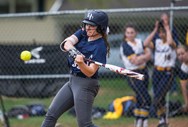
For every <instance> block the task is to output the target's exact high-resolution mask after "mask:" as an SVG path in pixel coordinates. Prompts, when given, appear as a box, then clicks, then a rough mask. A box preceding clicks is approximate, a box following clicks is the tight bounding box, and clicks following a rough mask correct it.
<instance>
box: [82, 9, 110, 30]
mask: <svg viewBox="0 0 188 127" xmlns="http://www.w3.org/2000/svg"><path fill="white" fill-rule="evenodd" d="M82 22H83V23H84V24H90V25H93V26H97V27H98V29H97V30H98V32H99V33H101V32H102V33H105V32H106V30H107V27H108V15H107V14H106V13H105V12H103V11H99V10H92V11H88V12H87V13H86V15H85V18H84V20H83V21H82Z"/></svg>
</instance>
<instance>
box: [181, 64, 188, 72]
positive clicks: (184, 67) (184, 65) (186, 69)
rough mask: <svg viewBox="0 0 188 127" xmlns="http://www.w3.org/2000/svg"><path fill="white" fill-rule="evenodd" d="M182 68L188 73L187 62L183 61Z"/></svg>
mask: <svg viewBox="0 0 188 127" xmlns="http://www.w3.org/2000/svg"><path fill="white" fill-rule="evenodd" d="M181 70H182V71H183V72H184V73H186V74H188V65H186V64H185V63H182V65H181Z"/></svg>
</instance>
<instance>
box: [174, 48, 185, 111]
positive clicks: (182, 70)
mask: <svg viewBox="0 0 188 127" xmlns="http://www.w3.org/2000/svg"><path fill="white" fill-rule="evenodd" d="M176 52H177V57H178V60H179V61H180V62H181V66H180V69H179V70H178V76H179V77H180V84H181V89H182V94H183V98H184V103H185V104H184V106H183V111H184V112H188V89H187V86H188V46H183V45H180V46H178V48H177V51H176Z"/></svg>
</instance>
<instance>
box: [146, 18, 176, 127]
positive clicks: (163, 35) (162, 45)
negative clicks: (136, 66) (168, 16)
mask: <svg viewBox="0 0 188 127" xmlns="http://www.w3.org/2000/svg"><path fill="white" fill-rule="evenodd" d="M157 32H158V34H159V37H160V38H158V39H156V40H155V42H153V43H150V42H151V41H152V39H153V37H154V36H155V34H156V33H157ZM144 45H145V46H148V47H150V48H151V49H153V50H154V71H153V75H152V85H153V91H154V100H153V105H154V108H155V109H156V111H157V115H158V117H159V118H160V120H159V125H158V127H166V126H167V125H168V124H167V119H166V114H165V103H166V102H165V96H166V94H167V92H168V91H169V89H170V88H171V85H172V79H173V76H174V69H173V68H174V66H175V61H176V50H175V48H176V43H175V42H174V40H173V39H172V35H171V31H170V28H169V25H168V23H166V22H164V23H163V27H159V22H158V21H156V23H155V28H154V30H153V31H152V32H151V33H150V35H149V36H148V37H147V38H146V40H145V42H144Z"/></svg>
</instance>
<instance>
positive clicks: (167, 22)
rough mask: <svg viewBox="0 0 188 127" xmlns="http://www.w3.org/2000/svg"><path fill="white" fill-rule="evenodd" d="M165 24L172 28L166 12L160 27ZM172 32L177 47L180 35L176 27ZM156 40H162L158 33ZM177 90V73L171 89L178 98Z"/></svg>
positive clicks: (171, 92) (173, 27)
mask: <svg viewBox="0 0 188 127" xmlns="http://www.w3.org/2000/svg"><path fill="white" fill-rule="evenodd" d="M163 23H165V24H169V26H170V16H169V14H168V13H165V12H164V13H162V14H161V16H160V25H161V26H163ZM170 30H171V33H172V38H173V40H174V41H175V43H176V45H178V44H179V41H178V34H177V30H176V27H175V26H174V25H172V26H171V28H170ZM154 38H155V39H157V38H160V37H159V35H158V33H156V36H155V37H154ZM153 42H154V40H153ZM177 89H178V83H177V81H176V73H175V74H174V78H173V81H172V87H171V89H170V94H172V95H175V96H176V95H177Z"/></svg>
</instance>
